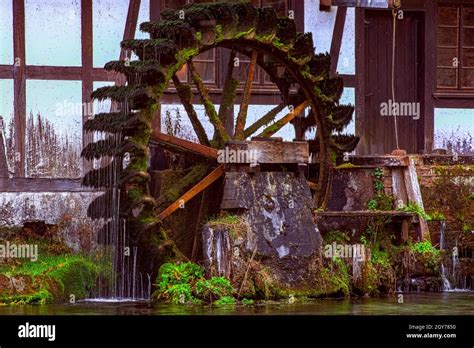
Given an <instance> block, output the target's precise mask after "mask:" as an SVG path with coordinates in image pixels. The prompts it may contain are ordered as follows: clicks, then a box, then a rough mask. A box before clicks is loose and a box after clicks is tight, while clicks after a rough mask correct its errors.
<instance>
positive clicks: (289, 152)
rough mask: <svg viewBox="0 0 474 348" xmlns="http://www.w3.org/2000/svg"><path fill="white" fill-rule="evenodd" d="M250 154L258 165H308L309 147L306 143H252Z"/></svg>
mask: <svg viewBox="0 0 474 348" xmlns="http://www.w3.org/2000/svg"><path fill="white" fill-rule="evenodd" d="M248 151H249V153H254V154H255V156H256V158H255V159H253V160H254V161H255V162H257V163H302V164H303V163H308V159H309V146H308V143H307V142H306V141H294V142H283V141H282V142H279V141H275V142H273V141H250V142H248Z"/></svg>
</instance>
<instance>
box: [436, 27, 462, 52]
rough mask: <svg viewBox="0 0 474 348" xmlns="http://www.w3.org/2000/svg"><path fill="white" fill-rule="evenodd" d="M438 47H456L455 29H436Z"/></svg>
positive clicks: (456, 35)
mask: <svg viewBox="0 0 474 348" xmlns="http://www.w3.org/2000/svg"><path fill="white" fill-rule="evenodd" d="M438 46H448V47H457V46H458V29H457V28H438Z"/></svg>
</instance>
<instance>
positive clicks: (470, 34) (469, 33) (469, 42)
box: [463, 28, 474, 47]
mask: <svg viewBox="0 0 474 348" xmlns="http://www.w3.org/2000/svg"><path fill="white" fill-rule="evenodd" d="M463 37H464V42H463V46H464V47H466V46H469V47H474V28H464V29H463Z"/></svg>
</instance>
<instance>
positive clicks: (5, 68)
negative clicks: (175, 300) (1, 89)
mask: <svg viewBox="0 0 474 348" xmlns="http://www.w3.org/2000/svg"><path fill="white" fill-rule="evenodd" d="M12 78H13V66H11V65H0V79H12Z"/></svg>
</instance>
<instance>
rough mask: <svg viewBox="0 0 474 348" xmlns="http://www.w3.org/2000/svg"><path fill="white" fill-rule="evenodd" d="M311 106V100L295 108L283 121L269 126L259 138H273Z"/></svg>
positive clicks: (280, 120)
mask: <svg viewBox="0 0 474 348" xmlns="http://www.w3.org/2000/svg"><path fill="white" fill-rule="evenodd" d="M308 105H309V100H305V101H304V102H302V103H301V104H300V105H298V106H297V107H295V108H294V110H293V111H292V112H290V113H288V114H286V115H285V116H283V117H282V118H281V119H279V120H278V121H276V122H275V123H273V124H272V125H270V126H268V127H267V128H265V129H264V130H263V131H262V133H260V134H259V135H257V137H271V136H272V135H273V134H275V133H276V132H278V131H279V130H280V129H281V128H283V127H284V126H285V125H286V124H288V123H289V122H291V121H292V120H293V119H294V118H295V117H297V116H298V115H299V114H301V113H302V112H303V111H304V109H306V108H307V107H308Z"/></svg>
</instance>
